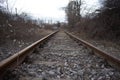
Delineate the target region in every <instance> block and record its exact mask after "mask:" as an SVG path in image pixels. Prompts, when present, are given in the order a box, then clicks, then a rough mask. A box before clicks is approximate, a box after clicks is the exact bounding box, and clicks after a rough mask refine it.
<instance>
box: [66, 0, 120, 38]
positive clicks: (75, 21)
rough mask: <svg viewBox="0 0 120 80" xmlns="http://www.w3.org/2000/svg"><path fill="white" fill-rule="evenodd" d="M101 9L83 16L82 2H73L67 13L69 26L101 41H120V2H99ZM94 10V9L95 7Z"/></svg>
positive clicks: (116, 0)
mask: <svg viewBox="0 0 120 80" xmlns="http://www.w3.org/2000/svg"><path fill="white" fill-rule="evenodd" d="M99 2H100V4H101V7H100V8H99V9H96V10H95V11H94V12H92V13H91V12H89V11H88V13H87V14H86V15H85V16H81V15H82V14H81V13H82V12H81V9H82V7H81V6H82V5H83V4H82V3H83V1H82V0H72V1H70V2H69V4H68V5H67V7H66V9H65V12H66V18H67V21H68V26H69V28H71V29H74V31H78V32H84V33H86V34H88V36H90V37H93V38H94V37H97V38H100V39H109V40H118V39H120V0H99ZM93 8H94V7H93Z"/></svg>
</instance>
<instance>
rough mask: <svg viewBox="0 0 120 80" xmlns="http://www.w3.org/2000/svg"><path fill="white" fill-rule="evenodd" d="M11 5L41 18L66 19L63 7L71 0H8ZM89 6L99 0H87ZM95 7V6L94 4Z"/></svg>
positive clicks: (96, 3) (13, 8) (19, 10)
mask: <svg viewBox="0 0 120 80" xmlns="http://www.w3.org/2000/svg"><path fill="white" fill-rule="evenodd" d="M8 1H9V6H10V7H11V8H12V10H13V11H15V8H17V10H18V12H27V13H30V14H31V15H32V16H34V17H36V18H38V17H39V18H40V19H52V20H54V21H65V12H64V10H62V9H61V8H62V7H65V6H67V4H68V2H69V0H8ZM85 3H86V5H87V6H89V7H91V6H93V5H98V0H85ZM93 7H95V6H93Z"/></svg>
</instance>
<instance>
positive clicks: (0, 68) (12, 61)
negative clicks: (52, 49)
mask: <svg viewBox="0 0 120 80" xmlns="http://www.w3.org/2000/svg"><path fill="white" fill-rule="evenodd" d="M57 32H58V31H55V32H53V33H51V34H49V35H47V36H45V37H44V38H42V39H40V40H38V41H36V42H34V43H33V44H31V45H30V46H28V47H26V48H24V49H23V50H21V51H19V52H18V53H16V54H14V55H12V56H10V57H8V58H7V59H5V60H3V61H1V62H0V77H2V76H3V73H5V72H6V71H7V70H9V69H14V68H15V67H16V66H18V65H19V64H21V63H22V62H23V60H24V59H25V58H26V56H28V55H29V54H30V53H32V52H33V50H35V48H37V47H39V45H40V44H43V43H44V42H46V40H48V39H49V38H50V37H52V36H53V35H54V34H55V33H57Z"/></svg>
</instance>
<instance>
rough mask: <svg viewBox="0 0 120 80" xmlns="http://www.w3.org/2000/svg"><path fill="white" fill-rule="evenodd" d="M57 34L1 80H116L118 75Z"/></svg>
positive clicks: (114, 70)
mask: <svg viewBox="0 0 120 80" xmlns="http://www.w3.org/2000/svg"><path fill="white" fill-rule="evenodd" d="M90 53H91V51H89V50H87V48H85V47H84V46H82V45H78V44H77V43H76V42H75V41H73V40H72V39H70V38H69V37H68V36H67V35H66V34H65V33H64V32H62V31H60V32H58V33H57V34H56V35H55V36H54V37H52V38H51V40H50V41H49V42H48V43H47V44H46V45H45V46H44V48H40V49H39V50H37V51H36V52H35V53H33V54H32V55H30V56H29V57H28V59H27V61H26V62H24V63H23V64H22V65H20V66H19V67H18V68H16V69H15V70H14V71H12V72H11V74H9V75H7V77H6V78H5V80H120V71H118V70H116V69H115V68H113V67H111V66H110V65H109V64H108V63H107V62H106V61H105V60H104V59H102V58H99V57H97V56H95V55H92V54H90Z"/></svg>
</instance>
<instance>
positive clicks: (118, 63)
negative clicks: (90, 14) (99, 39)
mask: <svg viewBox="0 0 120 80" xmlns="http://www.w3.org/2000/svg"><path fill="white" fill-rule="evenodd" d="M65 33H66V34H67V35H69V36H70V37H71V38H72V39H74V40H76V41H77V42H80V43H81V44H82V45H84V46H86V47H88V48H89V49H91V50H92V51H93V52H94V54H96V55H99V56H100V57H102V58H104V59H105V60H107V61H108V63H109V64H110V65H111V66H113V67H115V68H117V69H120V59H118V58H116V57H115V56H112V55H110V54H108V53H107V52H105V51H103V50H101V49H99V48H97V47H95V46H93V45H92V44H90V43H88V42H86V41H84V40H82V39H80V38H78V37H77V36H75V35H73V34H71V33H69V32H66V31H65Z"/></svg>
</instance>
